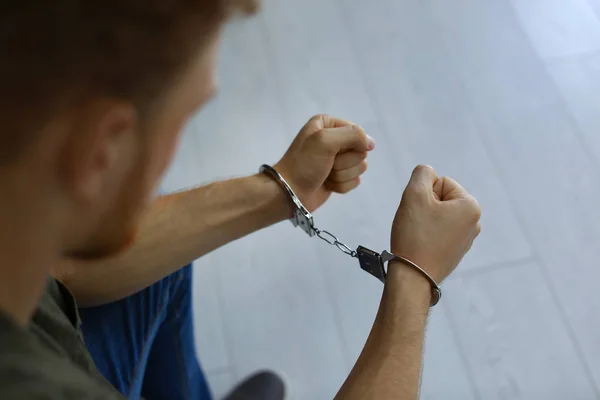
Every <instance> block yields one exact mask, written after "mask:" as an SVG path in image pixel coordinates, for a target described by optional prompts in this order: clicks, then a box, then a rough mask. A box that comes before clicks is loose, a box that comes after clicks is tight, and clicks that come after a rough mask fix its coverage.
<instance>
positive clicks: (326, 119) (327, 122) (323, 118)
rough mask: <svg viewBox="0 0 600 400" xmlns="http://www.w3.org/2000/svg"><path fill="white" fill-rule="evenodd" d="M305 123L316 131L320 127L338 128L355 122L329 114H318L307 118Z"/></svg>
mask: <svg viewBox="0 0 600 400" xmlns="http://www.w3.org/2000/svg"><path fill="white" fill-rule="evenodd" d="M306 125H308V126H310V127H312V128H313V131H317V130H320V129H326V128H340V127H343V126H350V125H355V124H354V123H353V122H350V121H347V120H345V119H342V118H337V117H332V116H331V115H327V114H318V115H315V116H314V117H312V118H311V119H309V120H308V122H307V123H306Z"/></svg>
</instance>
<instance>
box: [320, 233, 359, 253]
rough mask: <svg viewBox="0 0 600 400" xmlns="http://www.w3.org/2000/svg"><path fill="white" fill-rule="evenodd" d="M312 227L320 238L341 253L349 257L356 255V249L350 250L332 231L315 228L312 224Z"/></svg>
mask: <svg viewBox="0 0 600 400" xmlns="http://www.w3.org/2000/svg"><path fill="white" fill-rule="evenodd" d="M312 229H313V230H314V231H315V233H316V234H317V236H318V237H319V238H320V239H321V240H323V241H325V242H327V243H328V244H330V245H331V246H335V247H337V248H338V249H339V250H340V251H341V252H342V253H344V254H347V255H349V256H350V257H353V258H356V257H357V254H356V251H355V250H352V249H351V248H350V247H349V246H348V245H346V244H345V243H343V242H340V240H339V239H338V238H337V236H335V235H334V234H333V233H331V232H329V231H326V230H320V229H318V228H315V227H314V226H313V227H312Z"/></svg>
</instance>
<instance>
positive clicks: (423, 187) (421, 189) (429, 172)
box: [407, 165, 438, 196]
mask: <svg viewBox="0 0 600 400" xmlns="http://www.w3.org/2000/svg"><path fill="white" fill-rule="evenodd" d="M437 180H438V177H437V174H436V172H435V170H434V169H433V168H432V167H431V166H429V165H418V166H417V167H416V168H415V169H414V170H413V173H412V176H411V177H410V181H409V182H408V187H407V192H410V193H418V194H422V195H426V196H432V195H433V185H434V184H435V182H436V181H437Z"/></svg>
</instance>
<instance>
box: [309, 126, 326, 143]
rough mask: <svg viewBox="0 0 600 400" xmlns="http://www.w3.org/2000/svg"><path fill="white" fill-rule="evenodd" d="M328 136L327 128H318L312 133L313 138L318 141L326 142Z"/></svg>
mask: <svg viewBox="0 0 600 400" xmlns="http://www.w3.org/2000/svg"><path fill="white" fill-rule="evenodd" d="M326 136H327V132H326V131H325V129H317V130H316V131H315V132H314V133H313V134H312V139H313V140H314V141H316V142H317V143H320V144H324V143H325V142H326V141H327V140H326Z"/></svg>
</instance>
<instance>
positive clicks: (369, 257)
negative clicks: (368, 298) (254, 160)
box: [259, 164, 442, 307]
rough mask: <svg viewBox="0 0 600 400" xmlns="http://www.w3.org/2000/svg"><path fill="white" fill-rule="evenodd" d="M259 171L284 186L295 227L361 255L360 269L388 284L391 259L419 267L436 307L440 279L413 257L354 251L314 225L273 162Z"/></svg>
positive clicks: (415, 267) (341, 249) (431, 305)
mask: <svg viewBox="0 0 600 400" xmlns="http://www.w3.org/2000/svg"><path fill="white" fill-rule="evenodd" d="M259 171H260V173H264V174H267V175H269V176H270V177H271V178H273V179H274V180H275V181H277V183H279V185H280V186H281V187H282V189H283V190H284V191H285V192H286V194H287V195H288V197H289V198H290V200H291V201H292V203H293V204H294V215H293V216H292V217H291V218H290V220H291V222H292V224H293V225H294V226H295V227H300V228H301V229H302V230H303V231H304V232H306V233H307V234H308V236H310V237H313V236H317V237H319V238H321V239H322V240H324V241H325V242H327V243H329V244H330V245H332V246H335V247H337V248H338V249H339V250H340V251H342V252H343V253H345V254H347V255H349V256H350V257H353V258H358V262H359V264H360V267H361V269H363V270H364V271H366V272H368V273H369V274H371V275H373V276H374V277H375V278H377V279H379V280H380V281H381V282H382V283H384V284H385V280H386V275H387V272H386V270H385V267H384V265H385V264H386V263H388V262H390V261H398V262H401V263H403V264H405V265H408V266H410V267H412V268H414V269H416V270H417V271H418V272H419V273H420V274H421V275H423V277H424V278H425V279H427V280H428V281H429V283H430V285H431V303H430V307H433V306H435V305H436V304H437V303H438V302H439V301H440V299H441V297H442V290H441V289H440V287H439V285H438V284H437V282H436V281H435V280H434V279H433V278H432V277H431V275H429V274H428V273H427V272H426V271H425V270H424V269H423V268H421V267H419V266H418V265H417V264H415V263H414V262H412V261H411V260H409V259H407V258H404V257H400V256H397V255H395V254H392V253H390V252H388V251H385V250H384V251H383V252H381V254H380V253H377V252H376V251H373V250H370V249H368V248H366V247H363V246H358V248H357V249H356V250H352V249H351V248H350V247H349V246H347V245H346V244H344V243H342V242H340V240H339V239H338V238H337V237H336V236H335V235H334V234H332V233H331V232H328V231H325V230H320V229H318V228H316V227H315V224H314V218H313V216H312V214H311V213H310V212H309V211H308V210H307V209H306V207H304V205H303V204H302V202H301V201H300V199H299V198H298V196H297V195H296V193H295V192H294V190H293V189H292V187H291V186H290V185H289V184H288V183H287V181H286V180H285V179H284V178H283V176H281V175H280V174H279V172H277V171H276V170H275V168H273V167H271V166H270V165H267V164H264V165H262V166H261V167H260V170H259Z"/></svg>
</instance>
